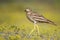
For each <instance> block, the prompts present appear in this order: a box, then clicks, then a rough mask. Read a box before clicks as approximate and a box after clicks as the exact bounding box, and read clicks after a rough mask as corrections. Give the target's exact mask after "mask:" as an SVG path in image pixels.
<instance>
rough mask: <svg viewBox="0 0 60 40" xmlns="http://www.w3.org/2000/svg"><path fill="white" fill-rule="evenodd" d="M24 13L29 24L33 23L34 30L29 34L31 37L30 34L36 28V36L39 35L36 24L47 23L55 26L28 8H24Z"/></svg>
mask: <svg viewBox="0 0 60 40" xmlns="http://www.w3.org/2000/svg"><path fill="white" fill-rule="evenodd" d="M25 12H26V17H27V18H28V19H29V20H30V21H31V22H33V23H34V29H32V30H31V32H30V33H29V35H31V34H32V32H33V31H34V30H35V29H36V28H37V30H38V31H37V32H38V34H40V33H39V27H38V25H37V23H48V24H53V25H55V26H56V24H55V23H54V22H53V21H51V20H49V19H47V18H45V17H44V16H43V15H42V14H38V13H37V12H34V11H32V9H30V8H26V9H25Z"/></svg>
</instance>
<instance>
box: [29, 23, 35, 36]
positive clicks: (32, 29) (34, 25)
mask: <svg viewBox="0 0 60 40" xmlns="http://www.w3.org/2000/svg"><path fill="white" fill-rule="evenodd" d="M35 26H36V24H35V23H34V29H32V30H31V32H30V33H29V35H31V34H32V32H33V31H34V30H35V29H36V27H35Z"/></svg>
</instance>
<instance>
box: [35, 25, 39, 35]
mask: <svg viewBox="0 0 60 40" xmlns="http://www.w3.org/2000/svg"><path fill="white" fill-rule="evenodd" d="M36 28H37V32H38V35H39V34H40V33H39V27H38V25H37V24H36Z"/></svg>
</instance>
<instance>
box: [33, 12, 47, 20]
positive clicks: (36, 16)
mask: <svg viewBox="0 0 60 40" xmlns="http://www.w3.org/2000/svg"><path fill="white" fill-rule="evenodd" d="M32 18H33V19H34V20H36V21H47V19H46V18H45V17H44V16H43V15H39V14H38V13H36V12H33V13H32Z"/></svg>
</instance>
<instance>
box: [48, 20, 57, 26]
mask: <svg viewBox="0 0 60 40" xmlns="http://www.w3.org/2000/svg"><path fill="white" fill-rule="evenodd" d="M48 23H49V24H52V25H55V26H57V25H56V24H55V23H54V22H53V21H50V20H48Z"/></svg>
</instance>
